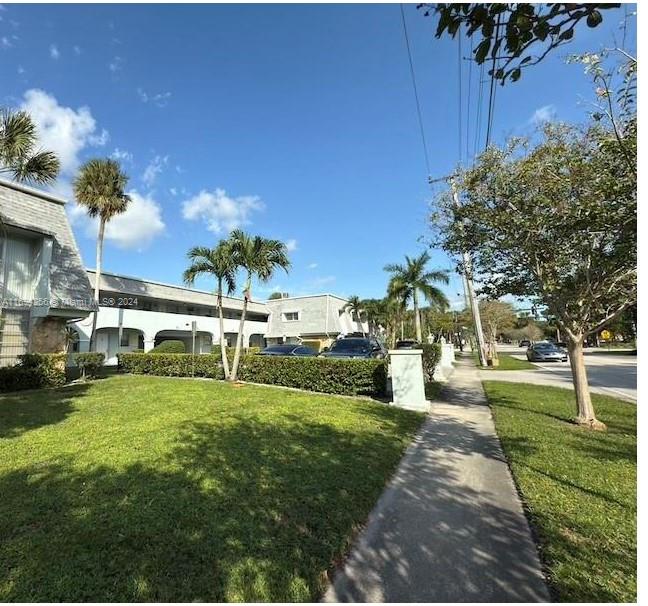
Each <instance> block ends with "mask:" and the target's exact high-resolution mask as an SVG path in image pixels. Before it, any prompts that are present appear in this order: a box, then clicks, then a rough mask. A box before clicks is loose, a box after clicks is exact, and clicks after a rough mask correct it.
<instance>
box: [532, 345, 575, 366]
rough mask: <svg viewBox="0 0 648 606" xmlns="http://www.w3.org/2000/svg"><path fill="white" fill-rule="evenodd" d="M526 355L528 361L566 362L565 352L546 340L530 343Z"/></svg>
mask: <svg viewBox="0 0 648 606" xmlns="http://www.w3.org/2000/svg"><path fill="white" fill-rule="evenodd" d="M526 356H527V360H529V362H567V352H565V350H563V349H560V348H559V347H556V346H555V345H554V344H553V343H549V342H547V341H543V342H540V343H535V344H533V345H531V346H530V347H529V349H527V352H526Z"/></svg>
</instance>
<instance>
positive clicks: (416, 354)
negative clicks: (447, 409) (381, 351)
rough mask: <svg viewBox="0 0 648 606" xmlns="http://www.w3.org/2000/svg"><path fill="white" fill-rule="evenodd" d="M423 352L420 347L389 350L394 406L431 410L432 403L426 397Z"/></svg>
mask: <svg viewBox="0 0 648 606" xmlns="http://www.w3.org/2000/svg"><path fill="white" fill-rule="evenodd" d="M422 354H423V352H422V350H420V349H392V350H390V351H389V359H390V361H391V381H392V403H393V404H394V406H398V407H400V408H408V409H410V410H422V411H427V410H429V407H430V404H429V402H428V401H427V400H426V399H425V382H424V380H423V361H422V358H421V356H422Z"/></svg>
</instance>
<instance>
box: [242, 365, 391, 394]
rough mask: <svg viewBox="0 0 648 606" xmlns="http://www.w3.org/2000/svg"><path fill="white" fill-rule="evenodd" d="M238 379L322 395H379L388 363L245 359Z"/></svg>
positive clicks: (383, 385) (382, 389)
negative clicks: (319, 392) (305, 390)
mask: <svg viewBox="0 0 648 606" xmlns="http://www.w3.org/2000/svg"><path fill="white" fill-rule="evenodd" d="M239 377H240V379H241V380H243V381H251V382H253V383H266V384H269V385H283V386H284V387H296V388H299V389H308V390H310V391H321V392H325V393H335V394H341V395H348V396H355V395H370V396H382V395H384V394H385V389H386V386H387V363H386V362H385V361H384V360H336V359H332V358H309V357H304V358H300V357H290V356H245V358H244V359H243V362H242V364H241V368H240V370H239Z"/></svg>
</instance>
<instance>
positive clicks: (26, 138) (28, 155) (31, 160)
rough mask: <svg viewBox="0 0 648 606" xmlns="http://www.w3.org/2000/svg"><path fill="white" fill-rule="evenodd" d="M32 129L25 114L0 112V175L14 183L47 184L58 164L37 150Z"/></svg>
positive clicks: (48, 154)
mask: <svg viewBox="0 0 648 606" xmlns="http://www.w3.org/2000/svg"><path fill="white" fill-rule="evenodd" d="M37 142H38V136H37V133H36V125H35V124H34V121H33V120H32V119H31V116H30V115H29V114H28V113H27V112H25V111H18V112H14V111H11V110H8V109H0V174H1V173H9V174H10V175H11V177H12V178H13V179H14V180H15V181H32V182H34V183H51V182H52V181H54V179H56V177H57V175H58V172H59V168H60V163H59V160H58V158H57V157H56V154H54V152H51V151H43V150H41V149H37V148H36V145H37Z"/></svg>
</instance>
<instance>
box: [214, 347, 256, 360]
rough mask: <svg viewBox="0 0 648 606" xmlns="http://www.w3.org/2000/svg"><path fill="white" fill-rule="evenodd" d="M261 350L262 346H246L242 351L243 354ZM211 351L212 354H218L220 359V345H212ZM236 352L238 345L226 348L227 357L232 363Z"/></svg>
mask: <svg viewBox="0 0 648 606" xmlns="http://www.w3.org/2000/svg"><path fill="white" fill-rule="evenodd" d="M260 351H261V348H260V347H244V348H243V351H241V356H243V355H245V354H255V353H258V352H260ZM211 352H212V354H215V355H218V356H219V359H220V355H221V348H220V345H212V347H211ZM235 352H236V347H226V348H225V355H226V356H227V359H228V360H229V363H230V364H231V363H232V362H233V361H234V353H235Z"/></svg>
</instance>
